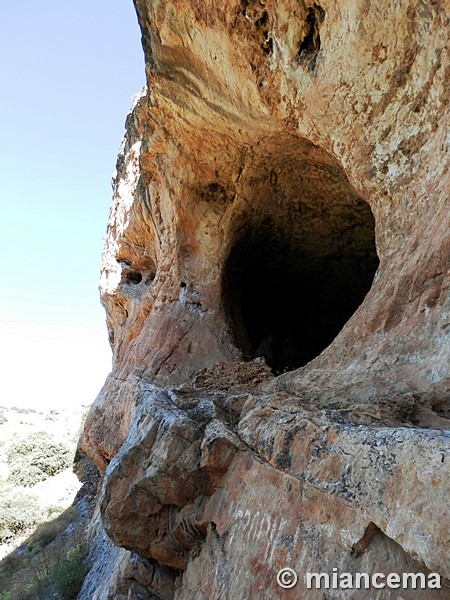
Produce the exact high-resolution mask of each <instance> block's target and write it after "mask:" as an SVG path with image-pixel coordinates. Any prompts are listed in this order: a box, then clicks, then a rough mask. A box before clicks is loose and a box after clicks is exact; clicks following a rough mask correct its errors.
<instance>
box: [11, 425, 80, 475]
mask: <svg viewBox="0 0 450 600" xmlns="http://www.w3.org/2000/svg"><path fill="white" fill-rule="evenodd" d="M71 464H72V452H71V450H70V449H69V448H68V447H67V446H65V445H64V444H61V443H60V442H57V441H56V440H55V439H54V438H53V437H52V436H51V435H49V434H48V433H45V432H38V433H32V434H31V435H30V436H28V437H27V438H26V439H24V440H22V441H20V442H17V444H14V445H13V446H11V448H10V449H9V452H8V465H9V468H10V476H9V479H10V481H11V482H12V483H14V484H15V485H24V486H32V485H34V484H35V483H37V482H38V481H42V480H44V479H47V478H48V477H50V476H52V475H56V474H57V473H60V472H61V471H64V469H67V468H68V467H70V466H71Z"/></svg>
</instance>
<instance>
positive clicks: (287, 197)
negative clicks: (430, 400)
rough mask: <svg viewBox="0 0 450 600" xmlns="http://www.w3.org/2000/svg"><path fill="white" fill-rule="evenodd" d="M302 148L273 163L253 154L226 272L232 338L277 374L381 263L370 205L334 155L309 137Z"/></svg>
mask: <svg viewBox="0 0 450 600" xmlns="http://www.w3.org/2000/svg"><path fill="white" fill-rule="evenodd" d="M312 148H314V151H312ZM301 150H302V151H300V152H299V150H298V148H297V149H296V152H295V154H293V153H292V152H291V153H289V155H288V156H286V153H284V154H283V153H281V155H280V156H279V159H278V160H277V161H275V168H272V169H270V168H268V167H269V165H268V164H267V161H266V160H264V157H259V160H258V157H255V163H256V164H255V165H254V169H253V171H252V175H251V176H250V177H249V180H248V181H247V182H244V184H243V185H242V188H241V192H242V195H243V198H242V202H241V206H240V210H241V214H240V216H239V217H237V219H236V222H237V225H236V227H235V230H234V231H233V234H232V242H231V244H230V249H229V253H228V258H227V260H226V263H225V268H224V278H223V295H224V304H225V307H226V309H227V312H228V317H229V321H230V323H231V327H232V330H233V335H234V339H235V343H236V345H237V347H238V348H239V349H240V350H241V352H242V355H243V357H244V358H245V359H248V360H251V359H253V358H256V357H258V356H262V357H264V358H265V360H266V362H267V364H268V365H269V366H270V368H271V369H272V371H273V373H274V374H275V375H279V374H280V373H283V372H285V371H290V370H293V369H296V368H299V367H301V366H304V365H305V364H307V363H308V362H310V361H311V360H312V359H313V358H315V357H316V356H318V355H319V354H320V353H321V352H322V351H323V350H324V349H325V348H326V347H327V346H328V345H329V344H330V343H331V342H332V341H333V339H334V338H335V337H336V336H337V335H338V333H339V332H340V330H341V329H342V328H343V326H344V325H345V323H346V322H347V321H348V320H349V318H350V317H351V316H352V314H353V313H354V312H355V311H356V309H357V308H358V307H359V306H360V304H361V303H362V301H363V300H364V297H365V296H366V294H367V292H368V291H369V289H370V287H371V285H372V281H373V278H374V275H375V272H376V270H377V267H378V262H379V261H378V256H377V253H376V247H375V231H374V230H375V223H374V218H373V215H372V212H371V210H370V207H369V205H368V204H367V203H366V202H365V201H364V200H362V199H361V198H360V197H358V196H357V194H356V193H355V191H354V190H353V189H352V188H351V186H350V184H349V182H348V180H347V178H346V176H345V174H344V172H343V170H342V169H341V168H339V167H338V166H337V165H336V164H335V161H334V159H331V158H330V157H329V156H328V155H326V154H325V153H324V152H321V151H320V150H319V149H317V148H316V147H312V145H310V144H309V143H307V142H304V145H303V147H302V149H301ZM258 162H259V164H258ZM330 163H331V164H330ZM270 164H271V165H272V167H273V165H274V160H273V154H272V156H271V157H270Z"/></svg>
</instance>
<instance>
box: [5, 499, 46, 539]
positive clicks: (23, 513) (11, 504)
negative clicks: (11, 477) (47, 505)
mask: <svg viewBox="0 0 450 600" xmlns="http://www.w3.org/2000/svg"><path fill="white" fill-rule="evenodd" d="M42 518H43V514H42V509H41V508H40V506H39V503H38V501H37V500H36V498H34V497H33V496H31V495H30V494H26V493H23V492H22V493H18V492H17V490H8V489H2V490H0V543H3V542H7V541H8V540H11V539H12V538H14V536H16V535H17V534H19V533H22V532H24V531H26V530H27V529H29V528H30V527H32V526H33V525H35V524H36V523H37V522H38V521H39V520H42Z"/></svg>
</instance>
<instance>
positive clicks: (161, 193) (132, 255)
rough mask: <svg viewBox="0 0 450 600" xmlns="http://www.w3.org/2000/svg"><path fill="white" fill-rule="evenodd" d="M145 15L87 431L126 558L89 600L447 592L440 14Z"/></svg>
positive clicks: (341, 6) (250, 4) (107, 256)
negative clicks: (351, 576) (334, 587)
mask: <svg viewBox="0 0 450 600" xmlns="http://www.w3.org/2000/svg"><path fill="white" fill-rule="evenodd" d="M135 5H136V9H137V14H138V18H139V23H140V26H141V29H142V40H143V48H144V52H145V58H146V71H147V83H148V86H147V88H146V89H145V90H143V92H141V94H140V95H139V96H138V97H137V99H136V103H135V106H134V107H133V110H132V112H131V113H130V115H129V116H128V119H127V128H126V135H125V138H124V141H123V144H122V148H121V151H120V155H119V159H118V163H117V173H116V176H115V180H114V199H113V205H112V208H111V213H110V217H109V222H108V234H107V240H106V244H105V250H104V255H103V270H102V277H101V285H100V287H101V293H102V301H103V304H104V306H105V308H106V312H107V320H108V330H109V336H110V342H111V346H112V348H113V352H114V364H113V371H112V373H111V375H110V376H109V378H108V379H107V381H106V383H105V386H104V388H103V390H102V391H101V393H100V394H99V396H98V398H97V400H96V402H95V403H94V406H93V408H92V410H91V412H90V415H89V417H88V420H87V423H86V427H85V430H84V433H83V436H82V439H81V441H80V448H81V449H82V450H83V451H85V452H87V453H88V454H89V455H90V456H91V457H93V458H94V460H95V461H96V464H97V465H98V467H99V468H100V470H101V471H102V473H103V484H102V491H101V515H102V523H103V525H102V526H103V527H104V528H105V530H106V532H107V534H108V535H109V536H110V538H111V539H112V540H113V542H114V543H115V544H116V545H117V546H120V547H122V548H124V549H126V550H121V551H120V553H121V554H120V556H119V554H117V556H116V557H115V559H114V561H115V562H114V564H115V565H116V568H115V569H112V573H111V577H110V578H108V577H106V579H105V577H103V579H102V583H101V585H99V587H98V591H97V596H96V598H98V599H99V600H100V598H113V597H114V598H122V597H123V598H136V599H137V598H178V599H181V598H183V599H187V598H189V599H191V598H192V599H194V598H205V599H206V598H207V599H213V598H216V599H219V598H221V599H222V598H230V599H231V598H243V599H245V598H279V597H286V598H322V597H323V596H322V593H323V590H322V591H320V590H317V591H313V590H306V589H305V587H304V583H303V576H304V574H305V573H306V572H308V571H316V572H317V571H320V572H329V573H331V572H332V569H333V568H337V569H339V571H340V572H344V571H350V572H368V573H373V572H376V571H379V572H384V573H389V572H397V573H403V572H424V573H428V572H429V571H432V572H438V573H439V574H440V575H441V576H442V578H443V585H445V582H446V581H448V579H449V578H450V564H449V540H450V531H449V526H450V519H449V514H448V497H449V492H450V489H449V464H450V443H449V442H450V434H449V429H450V427H449V424H450V421H449V408H450V392H449V389H450V376H449V354H450V353H449V350H450V271H449V264H450V228H449V225H450V200H449V191H450V175H449V146H450V137H449V129H448V126H449V122H450V118H449V117H450V114H449V113H450V109H449V90H450V61H449V59H448V35H449V32H450V6H449V4H448V2H445V1H431V0H429V1H427V0H414V1H413V2H409V3H403V4H402V3H391V2H387V1H385V0H382V1H381V3H380V2H378V3H373V2H370V1H363V0H358V1H357V2H355V1H354V0H343V1H342V2H339V3H337V2H331V0H323V1H321V2H320V3H317V2H316V3H313V2H297V1H296V2H291V1H290V0H278V1H275V0H274V1H267V2H260V1H259V0H258V1H253V0H245V2H241V1H239V2H237V1H234V0H232V1H231V2H228V3H222V4H220V3H219V4H217V3H212V2H209V1H206V2H196V1H194V0H180V1H179V2H164V3H162V2H157V1H156V0H136V1H135ZM111 552H112V550H111ZM117 552H118V551H117ZM283 566H290V567H292V568H294V569H295V570H296V571H297V572H298V574H299V583H298V585H297V587H296V588H294V589H293V590H280V588H279V587H278V586H277V583H276V573H277V571H278V569H279V568H281V567H283ZM427 570H428V571H427ZM89 585H91V586H92V585H93V580H92V578H91V581H90V583H89ZM340 593H341V592H338V591H335V592H333V591H329V592H328V594H329V596H327V597H330V598H340V597H343V596H340V595H339V594H340ZM417 594H418V592H417V591H413V590H409V591H408V590H401V596H402V598H405V599H406V598H417V597H419V596H418V595H417ZM420 594H421V596H420V597H421V598H447V597H448V594H449V590H448V588H446V589H442V590H441V591H439V590H428V591H421V592H420ZM86 597H87V596H86ZM345 597H352V598H367V597H368V596H367V591H365V590H361V591H359V592H358V591H354V592H353V595H351V596H350V595H347V596H345ZM371 597H373V598H374V599H375V598H396V597H398V594H397V592H396V591H394V590H392V591H388V590H382V591H379V592H378V591H377V592H375V591H373V595H372V596H371Z"/></svg>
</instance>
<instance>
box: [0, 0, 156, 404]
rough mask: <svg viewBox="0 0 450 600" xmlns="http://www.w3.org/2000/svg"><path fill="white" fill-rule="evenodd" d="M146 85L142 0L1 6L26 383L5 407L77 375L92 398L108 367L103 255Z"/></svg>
mask: <svg viewBox="0 0 450 600" xmlns="http://www.w3.org/2000/svg"><path fill="white" fill-rule="evenodd" d="M143 84H144V61H143V54H142V49H141V43H140V32H139V28H138V26H137V20H136V15H135V12H134V8H133V4H132V0H96V1H95V2H92V0H76V1H75V0H64V1H63V2H61V0H59V1H57V0H40V1H39V2H36V1H35V0H24V1H22V2H16V3H4V6H2V8H1V10H0V86H1V94H0V119H1V144H0V207H1V221H0V229H1V230H0V251H1V257H2V276H1V289H0V291H1V293H0V328H1V331H2V344H1V347H2V349H1V352H0V373H1V374H2V379H3V380H5V379H10V378H11V376H12V375H14V378H15V379H16V382H17V377H19V380H22V381H21V384H22V385H19V386H18V385H16V386H14V385H13V384H12V383H11V384H10V385H9V387H7V389H6V390H5V389H4V390H3V391H2V392H1V396H0V405H1V404H4V405H6V404H11V402H12V398H13V397H14V402H15V403H16V404H17V403H18V402H20V403H24V404H27V402H28V404H30V402H29V401H28V400H26V398H27V396H28V397H29V394H30V393H34V395H35V396H36V401H38V398H37V397H38V396H39V397H40V396H43V397H44V396H45V398H46V399H47V402H50V401H49V397H51V398H52V399H53V400H52V402H53V401H54V402H57V401H59V400H58V398H60V396H61V394H60V389H59V387H60V385H61V382H63V381H64V380H65V379H67V378H70V376H71V374H74V375H75V377H77V378H78V379H79V387H78V388H77V389H76V390H75V391H71V392H70V397H71V398H72V401H75V399H76V398H78V399H79V400H80V402H82V403H89V402H91V401H92V400H93V397H92V395H94V396H95V394H96V392H97V391H98V389H97V388H98V386H99V385H100V384H101V382H102V380H103V379H104V376H105V371H106V370H107V369H108V368H109V363H110V358H109V355H108V348H107V342H106V339H107V336H106V329H105V326H104V313H103V309H102V308H101V306H100V303H99V299H98V291H97V286H98V278H99V269H100V255H101V249H102V246H103V237H104V234H105V230H106V221H107V216H108V210H109V204H110V201H111V175H112V173H113V171H114V167H115V161H116V156H117V151H118V148H119V145H120V140H121V137H122V134H123V125H124V121H125V117H126V114H127V112H128V110H129V108H130V106H131V101H132V96H133V95H134V94H135V93H136V92H138V91H139V89H140V88H141V87H142V85H143ZM85 342H86V344H85ZM56 371H58V373H56ZM30 372H33V373H34V375H35V379H34V381H33V383H32V385H31V384H29V383H27V386H28V387H27V388H26V390H23V391H21V389H20V387H22V386H23V385H24V380H27V379H29V377H27V373H30ZM21 374H22V377H21ZM39 374H42V377H41V376H40V375H39ZM56 374H58V377H57V380H58V382H59V383H58V385H55V386H54V389H53V388H52V389H50V384H49V381H51V380H55V378H56ZM44 375H45V376H44ZM52 378H53V379H52ZM41 379H42V381H41ZM88 382H89V383H88ZM39 386H40V387H39ZM82 396H85V397H82ZM22 399H23V400H24V402H21V400H22ZM25 400H26V401H25Z"/></svg>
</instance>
